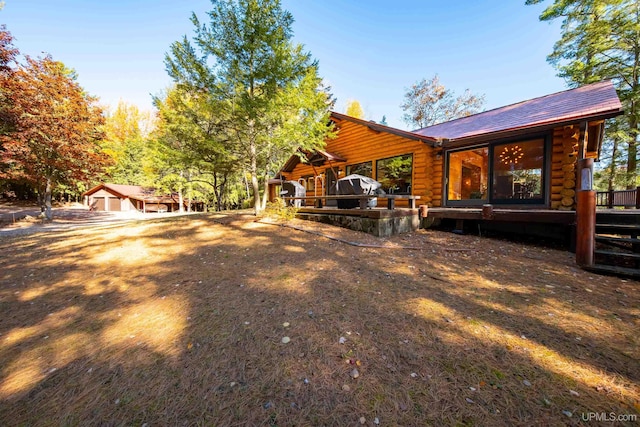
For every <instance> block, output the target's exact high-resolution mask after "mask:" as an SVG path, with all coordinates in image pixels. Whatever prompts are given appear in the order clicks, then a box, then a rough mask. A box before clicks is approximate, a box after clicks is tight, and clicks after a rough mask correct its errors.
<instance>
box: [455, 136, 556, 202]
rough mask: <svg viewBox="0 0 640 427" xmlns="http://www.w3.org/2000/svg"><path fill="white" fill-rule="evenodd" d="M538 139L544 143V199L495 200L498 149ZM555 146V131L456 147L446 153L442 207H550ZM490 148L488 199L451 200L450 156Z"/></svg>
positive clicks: (542, 186) (542, 188)
mask: <svg viewBox="0 0 640 427" xmlns="http://www.w3.org/2000/svg"><path fill="white" fill-rule="evenodd" d="M536 139H542V140H543V141H544V142H543V150H544V154H543V157H542V158H543V160H542V172H541V178H542V185H541V191H542V197H540V198H536V199H494V198H493V172H494V170H493V169H494V168H493V161H494V157H495V151H496V147H499V146H501V145H506V144H513V143H517V142H527V141H532V140H536ZM552 144H553V131H551V132H544V133H535V134H531V135H524V136H520V137H513V138H505V139H499V140H495V141H489V142H485V143H481V144H476V145H470V146H468V147H456V148H453V149H450V150H446V151H445V152H444V158H445V162H444V174H443V175H444V180H443V181H444V182H443V185H442V196H443V197H442V201H443V203H442V206H444V207H474V206H482V205H484V204H494V205H501V206H508V205H510V206H521V207H522V206H535V207H549V206H550V204H549V200H550V197H551V153H552V151H553V150H552ZM483 147H487V148H488V154H489V158H488V167H487V174H488V175H487V198H486V199H477V200H476V199H468V200H449V164H450V163H449V156H450V155H451V153H455V152H460V151H468V150H474V149H478V148H483Z"/></svg>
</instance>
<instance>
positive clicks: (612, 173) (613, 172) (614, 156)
mask: <svg viewBox="0 0 640 427" xmlns="http://www.w3.org/2000/svg"><path fill="white" fill-rule="evenodd" d="M617 157H618V139H617V138H616V139H614V140H613V147H612V148H611V164H610V165H609V177H608V181H609V182H608V183H609V185H608V187H607V190H609V191H613V180H614V179H615V175H616V167H617Z"/></svg>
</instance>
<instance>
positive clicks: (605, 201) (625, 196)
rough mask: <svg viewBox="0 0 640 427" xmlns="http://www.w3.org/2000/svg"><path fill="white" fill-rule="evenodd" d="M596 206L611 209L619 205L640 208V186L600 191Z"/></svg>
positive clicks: (597, 195)
mask: <svg viewBox="0 0 640 427" xmlns="http://www.w3.org/2000/svg"><path fill="white" fill-rule="evenodd" d="M596 206H599V207H605V208H609V209H613V208H617V207H623V208H636V209H640V187H637V188H634V189H632V190H611V191H598V192H597V193H596Z"/></svg>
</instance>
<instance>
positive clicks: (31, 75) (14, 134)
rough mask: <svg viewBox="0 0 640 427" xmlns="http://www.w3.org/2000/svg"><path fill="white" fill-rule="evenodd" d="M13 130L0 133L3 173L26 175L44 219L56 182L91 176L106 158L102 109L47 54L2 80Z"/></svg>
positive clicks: (48, 213)
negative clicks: (9, 77)
mask: <svg viewBox="0 0 640 427" xmlns="http://www.w3.org/2000/svg"><path fill="white" fill-rule="evenodd" d="M2 83H3V95H4V96H6V97H7V100H8V104H9V106H8V108H9V110H10V114H11V115H12V116H13V117H14V119H15V128H14V130H13V131H11V132H9V133H7V134H5V135H2V136H0V141H1V142H2V144H3V146H4V152H2V160H3V163H4V164H5V165H7V166H8V168H7V169H6V170H4V171H3V172H2V174H3V177H4V178H12V179H21V178H22V179H25V180H27V181H28V182H31V183H32V184H33V186H34V187H35V188H37V189H38V194H39V199H40V202H41V206H42V209H43V212H44V213H45V216H46V218H47V219H51V218H52V212H51V193H52V189H53V187H54V186H55V185H56V184H59V183H62V184H69V183H73V182H74V181H77V180H84V179H88V178H90V177H91V178H93V177H95V174H97V173H99V172H101V171H102V169H103V166H104V165H105V164H106V162H107V158H106V156H105V155H104V154H103V153H102V152H101V150H100V147H99V145H98V141H99V140H100V139H101V138H102V134H101V132H100V131H99V127H100V126H101V125H102V123H103V117H102V111H101V110H100V108H99V107H97V106H96V105H95V102H96V99H95V98H93V97H91V96H89V95H87V94H86V93H85V91H84V90H83V89H82V88H81V87H80V85H79V84H78V83H77V82H76V76H75V73H74V72H73V71H72V70H69V69H68V68H66V67H65V66H64V64H62V63H61V62H57V61H54V60H53V59H52V58H51V57H50V56H47V57H45V58H42V59H32V58H29V57H27V58H26V64H25V65H21V66H19V67H18V68H17V69H16V70H15V71H14V73H13V76H12V78H11V79H10V80H9V81H3V82H2Z"/></svg>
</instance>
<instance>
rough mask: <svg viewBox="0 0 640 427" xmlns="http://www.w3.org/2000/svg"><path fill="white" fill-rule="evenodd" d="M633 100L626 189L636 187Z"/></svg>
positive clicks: (635, 129) (636, 124)
mask: <svg viewBox="0 0 640 427" xmlns="http://www.w3.org/2000/svg"><path fill="white" fill-rule="evenodd" d="M635 110H636V106H635V102H632V103H631V111H629V134H630V137H629V151H628V153H627V156H628V158H627V189H628V190H632V189H634V188H636V186H637V184H636V169H637V156H638V142H637V140H638V120H637V118H636V116H635V115H636V111H635Z"/></svg>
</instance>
